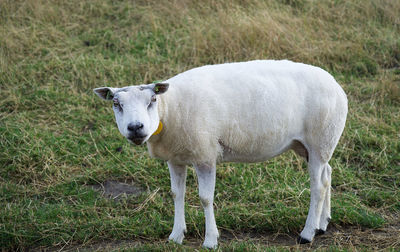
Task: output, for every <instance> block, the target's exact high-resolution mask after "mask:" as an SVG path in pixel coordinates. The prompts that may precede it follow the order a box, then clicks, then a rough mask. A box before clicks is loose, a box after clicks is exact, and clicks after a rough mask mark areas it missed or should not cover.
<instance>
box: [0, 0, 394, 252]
mask: <svg viewBox="0 0 400 252" xmlns="http://www.w3.org/2000/svg"><path fill="white" fill-rule="evenodd" d="M398 13H400V3H398V2H396V1H390V0H378V1H373V0H362V1H361V0H351V1H340V0H337V1H312V0H276V1H258V0H254V1H235V0H225V1H183V0H182V1H170V2H162V3H161V2H159V1H155V0H150V1H133V2H132V1H112V0H107V1H101V0H90V1H75V0H74V1H48V0H39V1H7V0H6V1H1V2H0V167H1V168H0V202H1V204H0V247H1V248H3V249H6V250H15V249H20V250H23V249H27V248H39V247H40V248H49V247H53V248H54V247H55V248H63V247H64V248H65V246H85V245H91V244H96V243H98V242H100V241H102V240H108V241H126V240H129V241H132V240H133V241H138V242H139V245H137V249H138V250H162V251H164V250H170V249H180V248H181V249H184V250H186V249H190V248H191V244H193V242H192V243H191V242H190V241H193V240H194V241H196V242H195V245H194V247H195V248H198V245H199V244H200V241H201V239H202V237H203V233H204V215H203V212H202V209H201V207H200V203H199V199H198V196H197V186H196V183H197V182H196V177H195V174H194V171H193V170H189V173H188V182H187V185H188V188H187V199H186V220H187V225H188V235H187V236H188V238H189V239H188V241H187V242H186V245H184V246H183V247H179V246H177V245H171V244H169V245H165V244H164V243H163V241H165V240H166V238H167V237H168V235H169V232H170V231H171V229H172V222H173V202H172V199H171V197H170V194H169V191H170V188H169V173H168V169H167V167H166V164H165V163H164V162H161V161H159V160H155V159H150V158H149V156H148V155H147V154H146V148H145V147H133V146H131V145H129V144H128V143H127V142H126V141H125V140H124V139H123V137H121V136H120V135H119V133H118V130H117V128H116V126H115V123H114V121H113V116H112V111H111V108H110V106H108V105H109V104H104V103H103V102H102V101H100V100H99V99H97V98H96V97H95V95H94V94H93V93H92V89H93V88H94V87H98V86H104V85H111V86H124V85H131V84H140V83H149V82H153V81H155V80H160V79H166V78H168V77H171V76H173V75H175V74H177V73H180V72H182V71H184V70H187V69H190V68H193V67H195V66H200V65H204V64H214V63H222V62H231V61H245V60H251V59H260V58H273V59H280V58H288V59H291V60H294V61H301V62H305V63H309V64H314V65H317V66H320V67H322V68H324V69H326V70H328V71H329V72H331V73H333V74H334V76H335V77H336V79H337V80H338V81H339V83H341V85H342V86H343V88H344V89H345V91H346V93H347V94H348V98H349V115H348V121H347V125H346V129H345V132H344V134H343V136H342V138H341V141H340V143H339V146H338V147H337V149H336V151H335V154H334V157H333V159H332V160H331V166H332V167H333V179H332V189H333V196H332V213H333V215H332V218H333V220H332V224H331V225H330V229H331V230H339V231H340V230H342V231H343V230H346V228H348V227H350V228H353V229H354V230H361V231H362V230H371V232H378V231H381V230H388V228H390V227H394V229H393V230H394V231H393V230H392V229H391V230H392V235H391V236H387V237H386V238H384V239H383V240H385V242H383V243H381V244H384V245H382V246H379V242H377V241H376V240H373V239H372V238H367V237H368V235H367V234H366V233H362V232H361V231H360V232H358V233H357V232H356V231H354V230H353V229H351V230H352V234H353V236H351V235H350V238H349V239H348V241H346V240H345V239H340V237H339V238H338V236H337V233H335V232H334V231H332V232H331V234H330V236H331V237H336V238H334V240H328V241H327V242H325V243H323V242H322V244H325V245H324V247H323V248H325V249H326V250H342V249H345V250H346V249H350V250H352V249H354V248H356V249H363V248H365V246H366V248H367V249H368V246H372V247H374V248H392V249H396V248H397V249H398V248H399V246H400V245H399V243H396V237H397V239H398V236H399V232H400V231H399V228H400V226H399V225H400V224H399V221H398V218H399V217H400V203H399V202H400V190H399V188H400V146H399V142H400V141H399V137H400V135H399V132H400V109H399V107H400V106H399V105H400V70H399V66H400V20H399V18H398ZM110 179H113V180H119V181H126V180H129V181H130V183H135V184H137V185H140V186H141V187H142V188H143V189H144V190H145V193H143V194H142V195H141V196H139V197H132V196H130V197H125V198H123V199H121V200H112V199H108V198H103V197H102V196H101V194H99V193H98V192H97V191H95V190H93V189H92V188H91V187H90V186H88V185H92V184H100V183H102V182H104V181H106V180H110ZM309 194H310V192H309V178H308V174H307V170H306V165H305V164H304V162H303V161H302V160H301V159H300V158H298V157H297V156H295V155H294V154H293V153H287V154H285V155H283V156H281V157H278V158H275V159H273V160H270V161H268V162H264V163H257V164H231V163H228V164H221V165H219V167H218V169H217V185H216V194H215V212H216V220H217V224H218V226H219V228H220V230H221V231H222V234H225V235H226V234H231V233H232V234H234V235H236V237H240V234H242V236H243V234H257V235H255V237H250V238H249V239H247V240H246V239H239V238H230V239H225V240H224V239H222V241H221V249H222V250H237V251H242V250H263V249H266V248H267V247H268V246H269V245H273V247H272V248H271V249H272V250H281V249H287V248H288V247H287V246H289V245H288V242H287V241H286V242H282V243H276V244H269V243H265V242H263V241H262V239H261V240H260V237H261V236H263V235H265V236H268V234H284V235H285V234H286V235H288V236H290V235H296V234H297V233H299V232H300V231H301V229H302V227H303V225H304V223H305V219H306V215H307V209H308V203H309ZM353 231H354V232H353ZM343 232H344V231H343ZM357 234H360V235H361V237H365V239H364V240H363V242H360V243H358V245H357V246H356V247H353V246H354V244H357V243H356V242H354V240H356V235H357ZM293 237H294V236H293ZM293 237H291V238H287V239H286V240H291V239H292V238H293ZM293 239H294V238H293ZM335 239H336V240H335ZM383 240H379V241H380V242H382V241H383ZM317 242H318V241H317ZM352 242H353V243H352ZM368 242H369V243H368ZM362 244H364V247H363V245H362ZM365 244H366V245H365ZM377 244H378V245H377ZM313 246H317V245H313ZM376 246H378V247H376ZM117 247H118V246H117ZM289 248H293V247H290V246H289ZM295 248H296V247H295ZM297 248H301V247H297ZM303 248H304V247H303ZM312 248H315V247H312Z"/></svg>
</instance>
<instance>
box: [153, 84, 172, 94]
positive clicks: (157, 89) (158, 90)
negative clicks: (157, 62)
mask: <svg viewBox="0 0 400 252" xmlns="http://www.w3.org/2000/svg"><path fill="white" fill-rule="evenodd" d="M153 85H154V87H153V91H154V93H155V94H157V95H158V94H163V93H165V92H167V90H168V87H169V84H168V83H156V84H153Z"/></svg>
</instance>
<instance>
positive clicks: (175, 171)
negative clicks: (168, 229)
mask: <svg viewBox="0 0 400 252" xmlns="http://www.w3.org/2000/svg"><path fill="white" fill-rule="evenodd" d="M168 168H169V173H170V176H171V190H172V196H173V198H174V206H175V216H174V227H173V229H172V233H171V235H170V236H169V240H171V241H174V242H176V243H179V244H181V243H182V240H183V238H184V233H185V232H186V223H185V186H186V166H179V165H174V164H171V163H170V162H168Z"/></svg>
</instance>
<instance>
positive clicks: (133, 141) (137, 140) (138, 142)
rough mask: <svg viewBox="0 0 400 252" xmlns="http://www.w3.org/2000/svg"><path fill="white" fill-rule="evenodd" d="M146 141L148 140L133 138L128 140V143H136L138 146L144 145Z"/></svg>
mask: <svg viewBox="0 0 400 252" xmlns="http://www.w3.org/2000/svg"><path fill="white" fill-rule="evenodd" d="M145 139H146V137H135V138H134V137H131V138H128V141H129V142H131V143H134V144H136V145H141V144H143V143H144V140H145Z"/></svg>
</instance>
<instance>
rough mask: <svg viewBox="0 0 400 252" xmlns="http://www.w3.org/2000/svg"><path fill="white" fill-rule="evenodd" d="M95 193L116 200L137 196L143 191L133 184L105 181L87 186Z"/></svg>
mask: <svg viewBox="0 0 400 252" xmlns="http://www.w3.org/2000/svg"><path fill="white" fill-rule="evenodd" d="M89 187H91V188H93V189H94V190H96V191H99V192H101V194H102V196H103V197H107V198H112V199H118V198H120V197H121V196H124V195H132V196H139V195H140V194H141V193H142V192H143V191H144V190H143V189H142V188H140V187H139V186H137V185H135V184H134V183H133V182H126V183H123V182H119V181H114V180H107V181H105V182H103V183H101V184H96V185H89Z"/></svg>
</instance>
